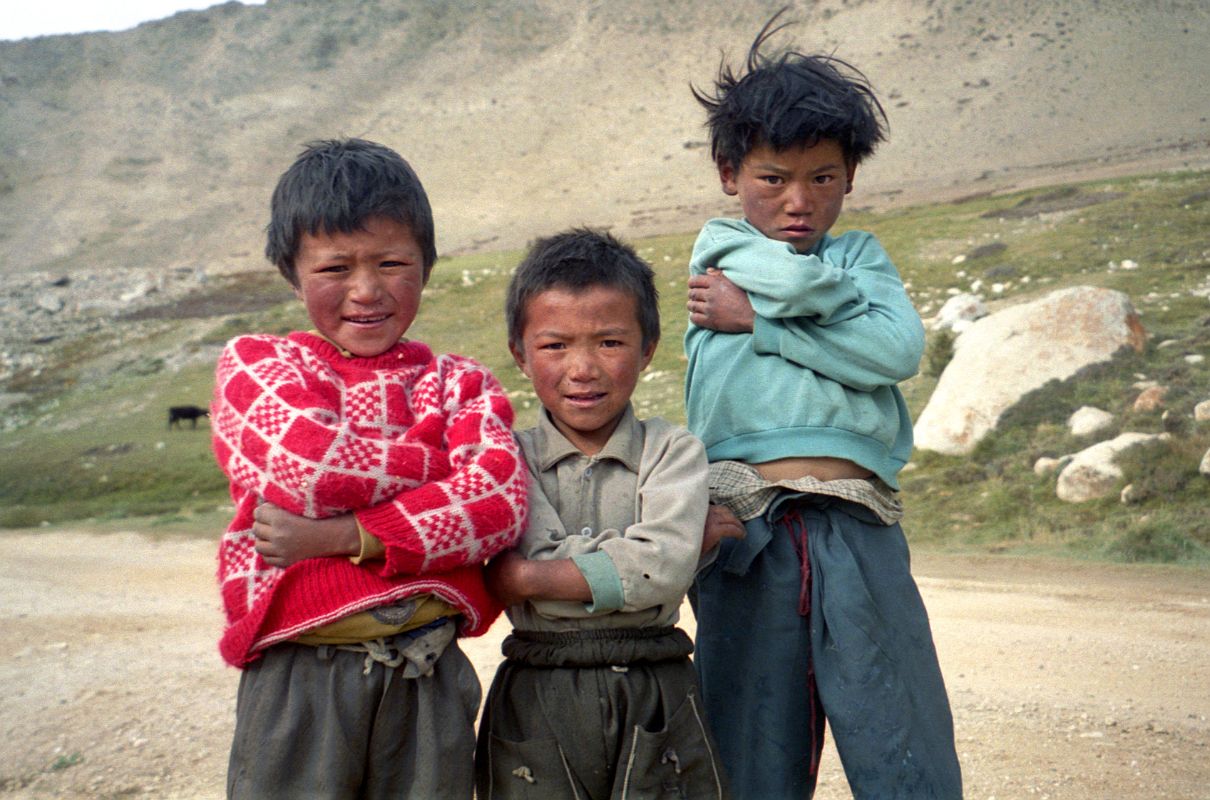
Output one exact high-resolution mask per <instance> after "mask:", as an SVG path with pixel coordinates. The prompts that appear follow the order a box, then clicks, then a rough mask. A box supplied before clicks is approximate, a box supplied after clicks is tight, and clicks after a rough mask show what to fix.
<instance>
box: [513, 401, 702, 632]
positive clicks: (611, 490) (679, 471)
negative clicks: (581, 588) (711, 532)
mask: <svg viewBox="0 0 1210 800" xmlns="http://www.w3.org/2000/svg"><path fill="white" fill-rule="evenodd" d="M516 435H517V440H518V442H520V444H521V452H522V453H523V454H524V456H525V461H526V463H527V464H528V465H529V472H530V479H531V480H530V501H529V502H530V511H529V526H528V528H527V530H526V532H525V534H524V536H523V537H522V539H521V542H520V544H519V545H518V547H517V549H518V550H519V551H520V553H521V554H522V555H524V556H525V557H526V558H530V559H540V560H547V559H559V558H570V559H572V561H573V562H574V563H575V564H576V566H577V567H578V568H579V569H580V572H581V573H583V575H584V579H585V580H586V581H587V582H588V585H589V587H590V588H591V589H592V598H593V599H592V602H591V603H579V602H567V601H550V600H543V601H535V602H529V603H525V604H523V605H518V606H513V607H512V608H510V609H509V610H508V615H509V619H511V620H512V623H513V626H514V627H515V628H518V629H520V630H539V631H558V630H582V629H590V628H591V629H599V628H638V627H646V626H664V625H672V624H675V622H676V621H677V618H678V615H679V609H680V606H681V602H682V601H683V600H684V597H685V592H686V591H688V589H689V585H690V584H691V583H692V582H693V576H694V573H695V571H696V570H697V565H698V559H699V556H700V553H701V547H702V530H703V528H704V527H705V523H706V512H707V509H708V506H709V486H708V479H707V475H708V467H707V464H706V451H705V448H704V447H703V446H702V444H701V442H700V441H698V439H697V438H696V437H695V436H693V434H691V433H689V431H687V430H685V429H684V428H680V427H677V426H674V425H672V424H670V423H668V422H666V421H664V420H662V419H658V418H656V419H649V420H646V421H640V420H639V419H638V418H636V417H635V415H634V410H633V409H632V408H630V407H627V409H626V412H625V413H624V415H623V416H622V419H621V421H619V423H618V427H617V429H616V430H615V431H614V432H613V435H612V436H611V437H610V438H609V441H608V442H607V443H606V444H605V447H604V448H603V449H602V450H601V452H599V453H597V454H596V455H594V456H588V455H585V454H584V453H582V452H581V451H580V450H579V449H578V448H576V447H575V445H573V444H572V443H571V442H569V441H568V440H567V438H566V437H564V436H563V434H561V433H560V432H559V430H558V429H557V428H556V427H555V426H554V424H553V423H552V422H551V421H550V419H549V418H548V416H547V415H546V414H545V413H542V414H541V419H540V421H539V423H538V426H537V427H535V428H530V429H528V430H524V431H519V432H518V433H517V434H516Z"/></svg>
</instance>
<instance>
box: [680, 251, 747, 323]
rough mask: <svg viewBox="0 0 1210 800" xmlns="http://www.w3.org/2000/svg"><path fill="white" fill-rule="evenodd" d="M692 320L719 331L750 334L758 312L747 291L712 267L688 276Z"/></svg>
mask: <svg viewBox="0 0 1210 800" xmlns="http://www.w3.org/2000/svg"><path fill="white" fill-rule="evenodd" d="M687 307H688V309H689V321H690V322H692V323H693V324H694V325H697V326H698V327H699V328H708V329H709V330H712V331H718V332H719V333H751V332H752V326H753V323H754V320H755V318H756V313H755V312H754V311H753V310H752V301H751V300H750V299H749V298H748V293H747V292H745V291H744V290H743V289H741V288H739V287H738V286H736V285H735V284H734V283H732V282H731V280H730V279H729V278H728V277H727V276H726V275H724V274H723V273H722V272H721V271H720V270H717V269H714V268H713V267H712V268H710V269H708V270H707V271H706V274H705V275H691V276H690V277H689V302H688V304H687Z"/></svg>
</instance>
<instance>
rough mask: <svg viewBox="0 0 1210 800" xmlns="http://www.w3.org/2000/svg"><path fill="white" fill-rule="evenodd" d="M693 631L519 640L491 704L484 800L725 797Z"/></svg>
mask: <svg viewBox="0 0 1210 800" xmlns="http://www.w3.org/2000/svg"><path fill="white" fill-rule="evenodd" d="M692 649H693V645H692V643H691V642H690V641H689V637H688V636H686V635H685V633H684V632H683V631H680V630H675V629H671V628H665V629H661V630H660V631H651V630H650V629H640V630H613V631H591V632H589V631H585V632H578V633H571V634H533V633H531V634H525V633H517V634H514V635H513V636H510V637H509V638H508V639H506V640H505V644H504V652H505V655H506V656H507V660H506V661H505V662H504V663H503V664H501V665H500V667H499V669H498V670H497V672H496V677H495V680H494V681H493V682H492V687H491V689H490V691H489V692H488V696H487V702H486V703H485V705H484V710H483V721H482V723H481V724H480V728H479V749H478V753H477V755H476V763H475V771H476V784H477V789H478V797H479V800H522V799H524V798H534V799H535V800H562V799H563V798H578V800H610V799H611V798H612V799H613V800H624V799H630V798H634V799H636V800H637V799H638V798H678V799H679V798H693V800H699V799H700V800H709V799H711V798H721V797H724V796H725V795H724V792H723V780H722V776H721V775H720V771H719V765H718V762H717V759H716V757H715V751H714V748H713V744H712V742H711V741H710V737H709V734H708V732H707V728H706V725H705V723H704V721H703V719H702V711H701V705H700V699H699V697H698V691H697V676H696V674H695V673H694V671H693V665H692V664H691V663H690V661H689V658H688V654H689V652H690V651H691V650H692Z"/></svg>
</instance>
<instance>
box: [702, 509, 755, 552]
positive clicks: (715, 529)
mask: <svg viewBox="0 0 1210 800" xmlns="http://www.w3.org/2000/svg"><path fill="white" fill-rule="evenodd" d="M746 533H747V531H746V530H745V529H744V523H742V522H740V519H739V517H737V516H735V513H734V512H733V511H732V510H731V509H729V508H727V507H726V506H716V505H714V504H713V503H711V505H710V510H709V511H708V512H707V514H706V529H705V532H704V533H703V534H702V555H705V554H706V553H709V552H710V551H711V550H713V549H714V548H715V547H717V546H718V543H719V542H721V541H722V540H723V539H742V538H744V535H745V534H746Z"/></svg>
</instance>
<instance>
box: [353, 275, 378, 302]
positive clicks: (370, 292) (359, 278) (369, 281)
mask: <svg viewBox="0 0 1210 800" xmlns="http://www.w3.org/2000/svg"><path fill="white" fill-rule="evenodd" d="M381 290H382V280H381V278H380V277H379V275H378V271H377V270H374V269H355V270H353V274H352V275H351V276H350V281H349V296H350V297H352V298H353V299H354V300H356V301H358V302H362V303H370V302H373V301H375V300H377V299H378V295H379V294H380V292H381Z"/></svg>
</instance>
